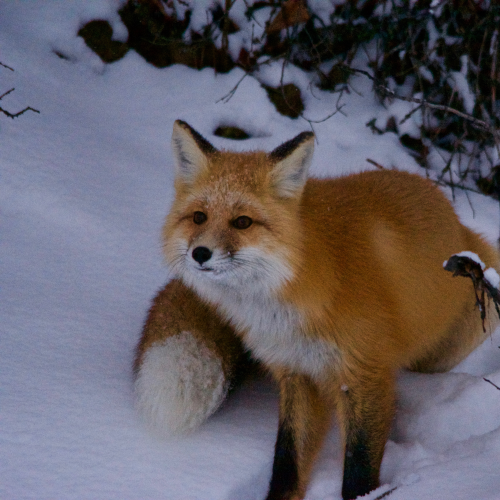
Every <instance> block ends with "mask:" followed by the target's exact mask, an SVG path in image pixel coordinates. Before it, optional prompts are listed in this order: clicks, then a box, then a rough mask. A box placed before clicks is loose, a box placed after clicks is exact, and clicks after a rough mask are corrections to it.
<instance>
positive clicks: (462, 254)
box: [443, 250, 486, 271]
mask: <svg viewBox="0 0 500 500" xmlns="http://www.w3.org/2000/svg"><path fill="white" fill-rule="evenodd" d="M455 256H456V257H467V258H468V259H470V260H473V261H474V262H475V263H476V264H479V265H480V266H481V269H482V270H483V271H484V268H485V267H486V265H485V264H484V262H483V261H482V260H481V259H480V258H479V255H478V254H477V253H474V252H470V251H469V250H464V251H463V252H459V253H456V254H455ZM446 262H448V261H446ZM446 262H445V263H444V264H443V267H445V266H446Z"/></svg>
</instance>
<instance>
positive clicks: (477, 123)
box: [346, 66, 500, 142]
mask: <svg viewBox="0 0 500 500" xmlns="http://www.w3.org/2000/svg"><path fill="white" fill-rule="evenodd" d="M346 70H347V71H350V72H352V73H360V74H362V75H365V76H366V77H367V78H369V79H370V80H371V81H372V82H373V83H374V86H375V88H376V89H377V90H378V91H379V92H381V93H382V94H385V95H386V96H388V97H392V98H393V99H399V100H400V101H406V102H413V103H415V104H419V105H420V106H424V107H426V108H430V109H437V110H439V111H446V112H447V113H452V114H454V115H456V116H459V117H460V118H463V119H464V120H467V121H469V122H470V123H471V125H473V126H474V127H477V128H479V129H481V130H484V131H486V132H489V133H490V134H491V135H492V136H493V137H494V138H495V141H496V142H500V132H498V131H497V130H496V129H495V128H494V127H492V126H491V125H490V124H489V123H487V122H485V121H484V120H480V119H479V118H475V117H474V116H472V115H469V114H467V113H463V112H462V111H458V109H455V108H452V107H450V106H445V105H444V104H435V103H432V102H429V101H426V100H425V99H418V98H417V97H405V96H401V95H398V94H396V92H394V90H391V89H390V88H388V87H386V86H385V85H383V84H382V83H380V82H379V81H378V80H377V79H376V78H375V77H374V76H372V75H371V74H370V73H368V71H364V70H362V69H357V68H351V67H349V66H346ZM404 119H407V117H405V118H404Z"/></svg>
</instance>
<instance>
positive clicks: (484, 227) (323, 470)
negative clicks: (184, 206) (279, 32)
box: [0, 0, 500, 500]
mask: <svg viewBox="0 0 500 500" xmlns="http://www.w3.org/2000/svg"><path fill="white" fill-rule="evenodd" d="M316 3H318V2H316ZM118 6H119V2H118V1H117V0H100V1H97V0H95V1H92V2H84V1H81V0H80V1H77V0H52V1H51V2H37V1H36V0H23V1H17V2H14V1H6V2H1V3H0V48H1V50H0V62H2V63H3V64H5V65H8V66H10V67H12V68H14V69H15V71H14V72H12V71H10V70H8V69H6V68H4V67H1V66H0V95H1V94H2V93H3V92H5V91H7V90H9V89H10V88H12V87H15V89H16V90H15V92H13V93H11V94H9V95H8V96H6V97H5V98H4V99H2V101H1V103H0V105H1V106H2V107H3V108H5V109H8V110H10V111H11V112H15V111H18V110H20V109H22V108H24V107H25V106H28V105H29V106H32V107H34V108H37V109H39V110H40V114H35V113H33V112H27V113H25V114H24V115H22V116H21V117H19V118H17V119H15V120H10V119H9V118H7V117H5V116H3V115H0V211H1V212H0V213H1V218H0V224H1V226H0V252H1V253H0V262H1V263H0V266H1V271H0V272H1V289H0V297H1V298H0V353H1V354H0V356H1V361H0V498H1V499H2V500H22V499H36V500H42V499H68V500H71V499H83V498H85V499H100V500H108V499H120V500H126V499H139V498H140V499H168V500H259V499H262V498H264V496H265V492H266V489H267V483H268V480H269V476H270V469H271V463H272V455H273V447H274V440H275V434H276V430H277V392H276V390H275V388H274V386H273V384H272V383H271V382H270V381H267V380H255V381H251V382H249V383H248V384H247V385H246V386H245V387H244V388H243V389H242V390H240V391H238V392H237V393H236V394H234V395H233V396H232V398H230V399H229V400H228V401H227V402H226V403H225V404H224V405H223V407H222V409H221V410H220V411H219V412H218V413H216V414H215V415H214V416H213V417H212V418H211V419H210V420H209V421H208V422H207V423H206V424H204V425H203V426H202V427H201V428H200V429H199V430H197V431H196V432H195V433H193V434H191V435H190V436H187V437H183V438H179V439H177V440H170V441H169V440H159V439H158V438H155V437H154V436H151V435H150V434H148V432H147V430H146V427H145V425H144V423H143V422H142V421H141V419H140V418H139V416H138V415H137V414H136V412H135V410H134V401H133V393H132V377H131V361H132V353H133V349H134V345H135V343H136V342H137V339H138V337H139V334H140V330H141V326H142V322H143V320H144V317H145V313H146V310H147V308H148V305H149V302H150V299H151V298H152V296H153V295H154V294H155V292H156V290H157V289H158V288H159V287H160V286H161V285H162V284H163V283H164V282H165V281H166V279H167V276H168V270H167V269H166V268H165V266H164V264H163V261H162V256H161V243H160V228H161V224H162V219H163V217H164V215H165V214H166V212H167V210H168V206H169V203H170V201H171V199H172V194H173V186H172V184H173V169H172V157H171V152H170V134H171V130H172V125H173V122H174V120H175V119H177V118H181V119H184V120H186V121H187V122H189V123H190V124H191V125H192V126H193V127H195V128H196V129H197V130H199V131H200V132H201V133H202V134H204V135H205V136H206V137H207V138H208V139H209V140H210V141H212V142H213V143H214V144H215V145H216V146H217V147H224V148H232V149H251V148H263V149H267V150H269V149H272V148H274V147H276V146H277V145H279V144H280V143H281V142H282V141H284V140H286V139H290V138H292V137H294V136H295V135H296V134H297V133H298V132H301V131H303V130H307V129H308V124H307V123H306V122H305V121H304V120H301V119H298V120H292V119H289V118H286V117H283V116H281V115H279V114H278V113H277V112H276V111H275V109H274V106H273V105H272V104H271V103H270V102H269V100H268V98H267V95H266V92H265V91H264V90H263V89H262V87H261V86H260V85H259V84H258V83H257V81H256V80H255V79H253V78H245V79H244V80H243V82H242V83H241V85H240V87H239V89H238V91H237V92H236V93H235V95H234V97H233V98H232V99H231V100H229V102H227V103H224V102H217V101H219V99H220V98H221V97H222V96H224V95H225V94H227V92H229V91H230V90H231V88H232V87H233V86H234V85H235V84H236V82H237V81H238V80H239V79H240V78H241V76H242V72H241V70H237V69H236V70H234V71H232V72H230V73H228V74H226V75H216V74H214V71H213V70H212V69H204V70H202V71H196V70H193V69H189V68H186V67H183V66H172V67H169V68H165V69H156V68H154V67H152V66H150V65H148V64H147V63H145V62H144V60H143V59H142V58H141V57H140V56H138V55H137V54H136V53H134V52H129V53H128V54H127V55H126V57H125V58H124V59H122V60H120V61H118V62H116V63H113V64H111V65H104V64H103V63H102V62H101V61H100V59H99V58H98V57H97V56H96V55H95V54H93V53H92V52H91V51H90V49H88V48H87V47H86V46H85V44H84V42H83V40H82V39H81V38H78V37H77V36H76V33H77V31H78V28H79V27H80V26H81V25H82V24H84V23H85V22H87V21H89V20H91V19H96V18H101V19H102V18H105V19H108V20H109V21H110V22H111V24H112V25H113V27H114V29H115V33H116V34H117V36H118V37H121V38H122V39H123V38H126V30H125V28H124V27H123V26H122V25H121V24H120V20H119V17H118V15H117V14H116V11H117V8H118ZM55 51H57V52H59V53H62V54H64V55H65V56H66V57H67V59H61V58H60V57H58V56H57V55H56V54H55ZM280 71H281V68H280V67H279V66H278V65H277V66H272V67H270V68H269V69H267V70H266V73H265V74H264V73H263V74H262V75H260V76H261V78H262V80H266V81H267V82H269V83H274V84H277V83H278V82H279V79H280V74H281V73H280ZM285 77H286V78H285V83H288V82H292V81H293V82H294V83H296V84H297V85H299V86H300V87H301V88H302V89H303V94H304V95H305V96H307V99H306V100H307V102H306V104H307V110H306V114H307V116H308V117H310V118H318V119H319V118H322V117H324V116H325V115H326V114H327V113H328V111H329V110H331V109H334V106H335V103H336V100H337V96H336V95H332V94H328V93H321V92H320V91H317V90H316V91H315V93H314V97H313V96H311V94H310V93H309V92H308V91H307V84H308V81H307V78H305V76H304V75H302V74H301V73H299V72H298V71H294V70H293V69H292V68H291V69H290V71H289V72H288V73H286V75H285ZM354 84H355V85H356V88H357V90H358V92H359V93H358V94H356V93H352V94H351V95H350V96H347V95H346V96H344V104H345V107H344V108H343V112H344V113H345V115H344V114H341V113H338V114H336V115H335V116H334V117H332V118H331V119H330V120H327V121H325V122H323V123H321V124H317V125H315V132H316V134H317V138H318V144H317V148H316V153H315V160H314V167H313V173H314V174H315V175H332V176H335V175H339V174H342V173H346V172H352V171H359V170H362V169H368V168H373V166H372V165H371V164H370V163H368V162H367V161H366V159H367V158H369V159H371V160H373V161H375V162H377V163H379V164H382V165H385V166H387V167H391V166H393V165H397V166H398V168H401V169H407V170H411V171H418V170H419V167H418V166H417V165H416V163H415V162H414V160H413V159H412V158H411V157H410V156H409V155H408V153H407V152H406V150H404V148H403V147H402V146H400V144H399V142H398V140H397V138H396V136H395V135H394V134H390V133H388V134H385V135H382V136H379V135H374V134H372V132H371V131H370V130H369V128H368V127H366V126H365V124H366V123H367V122H368V121H369V120H371V119H372V118H373V117H380V119H382V120H385V119H386V118H387V116H389V114H388V113H389V111H388V110H385V109H383V108H382V107H381V106H380V105H379V104H378V103H377V102H376V101H375V99H374V98H373V97H372V96H371V93H370V86H369V82H366V81H363V80H362V79H361V78H360V79H358V80H355V81H354ZM409 106H410V105H409V104H407V103H395V105H394V108H396V107H397V108H398V109H399V111H400V113H401V116H404V114H406V113H407V112H408V110H409ZM391 112H394V109H393V110H392V111H391ZM415 119H417V117H416V115H415ZM229 124H230V125H238V126H240V127H242V128H244V129H245V130H247V131H249V132H250V133H251V134H252V135H253V137H254V138H252V139H249V140H246V141H231V140H228V139H221V138H219V137H215V136H213V131H214V130H215V129H216V128H217V126H219V125H229ZM406 126H407V127H409V129H411V127H412V126H413V127H415V124H413V125H412V123H411V120H409V121H408V122H407V125H406ZM455 206H456V210H457V212H458V213H459V215H460V217H461V218H462V220H463V221H464V222H465V223H466V224H468V225H469V226H471V227H472V228H474V229H476V230H478V231H480V232H481V233H483V234H484V235H485V236H486V237H487V238H488V239H490V240H491V241H496V239H497V237H498V226H499V218H498V205H497V204H496V203H495V202H493V201H492V200H489V199H486V198H483V197H480V196H475V195H470V196H469V199H468V198H467V197H466V196H465V195H464V194H463V193H462V192H457V193H456V204H455ZM464 250H466V249H464ZM457 279H462V278H457ZM499 345H500V335H499V333H498V332H496V333H494V334H493V335H492V336H491V338H490V339H488V340H487V341H486V342H485V343H484V345H483V346H482V347H480V348H479V349H478V350H477V351H476V352H474V353H473V354H472V355H471V356H470V357H469V358H468V359H467V360H465V361H464V362H463V363H462V365H461V366H460V367H458V368H456V369H455V370H454V372H453V373H448V374H443V375H420V374H402V375H401V377H400V384H399V396H400V400H399V407H398V413H397V417H396V419H395V422H394V429H393V433H392V435H391V439H390V441H389V442H388V444H387V447H386V453H385V457H384V462H383V466H382V482H383V483H385V485H384V486H383V487H382V489H381V490H379V491H378V493H377V492H375V493H372V494H371V495H370V496H369V497H368V498H375V497H376V496H377V494H380V493H381V492H383V491H385V490H388V489H390V488H394V487H395V486H397V489H396V490H395V491H394V492H393V493H391V495H390V496H389V498H391V499H394V500H402V499H404V500H410V499H411V500H414V499H443V500H444V499H450V500H458V499H464V500H465V499H467V500H470V499H481V500H486V499H498V498H500V473H499V466H498V464H499V463H500V391H499V390H497V389H496V388H495V387H494V386H493V385H492V384H490V383H488V382H486V381H484V380H483V376H486V377H487V378H488V379H489V380H491V382H493V383H496V384H497V385H500V350H499V348H498V347H499ZM341 467H342V456H341V453H340V450H339V442H338V435H337V431H336V429H335V427H334V428H333V429H332V432H331V435H330V437H329V439H328V442H327V443H326V446H325V448H324V450H323V453H322V455H321V457H320V460H319V462H318V464H317V467H316V469H315V472H314V475H313V479H312V483H311V486H310V489H309V492H308V496H307V499H308V500H333V499H339V498H340V488H341Z"/></svg>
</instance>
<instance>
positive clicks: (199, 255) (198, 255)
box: [192, 247, 212, 264]
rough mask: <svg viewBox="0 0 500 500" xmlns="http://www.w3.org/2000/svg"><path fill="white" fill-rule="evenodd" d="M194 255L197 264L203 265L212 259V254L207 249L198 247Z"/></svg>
mask: <svg viewBox="0 0 500 500" xmlns="http://www.w3.org/2000/svg"><path fill="white" fill-rule="evenodd" d="M192 255H193V259H194V260H195V261H196V262H198V263H199V264H203V263H204V262H206V261H207V260H209V259H210V257H212V252H211V251H210V250H209V249H208V248H207V247H196V248H195V249H194V250H193V254H192Z"/></svg>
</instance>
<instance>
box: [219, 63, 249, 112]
mask: <svg viewBox="0 0 500 500" xmlns="http://www.w3.org/2000/svg"><path fill="white" fill-rule="evenodd" d="M248 75H250V73H248V71H245V74H244V75H243V76H242V77H241V78H240V79H239V80H238V82H237V83H236V85H235V86H234V87H233V88H232V89H231V90H230V91H229V92H228V93H227V94H226V95H224V96H222V97H221V98H220V99H218V100H217V101H215V104H217V103H219V102H221V101H223V102H224V104H225V103H227V102H228V101H229V100H230V99H231V98H232V97H233V95H234V94H235V92H236V91H237V90H238V87H239V86H240V83H241V82H242V81H243V80H244V79H245V78H246V77H247V76H248Z"/></svg>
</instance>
